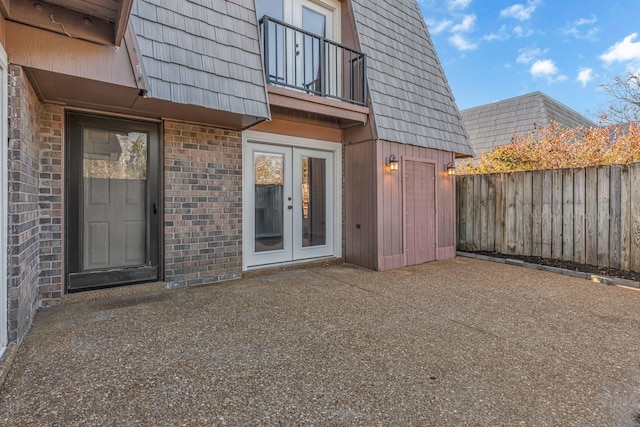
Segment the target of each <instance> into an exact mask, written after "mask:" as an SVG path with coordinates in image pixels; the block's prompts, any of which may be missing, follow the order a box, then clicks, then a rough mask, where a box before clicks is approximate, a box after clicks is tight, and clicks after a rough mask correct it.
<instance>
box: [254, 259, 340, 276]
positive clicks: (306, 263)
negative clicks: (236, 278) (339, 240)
mask: <svg viewBox="0 0 640 427" xmlns="http://www.w3.org/2000/svg"><path fill="white" fill-rule="evenodd" d="M342 263H344V258H336V257H323V258H314V259H305V260H300V261H293V262H283V263H279V264H268V265H256V266H253V267H247V270H246V271H244V272H243V273H242V276H243V277H255V276H262V275H265V274H271V273H276V272H279V271H287V270H298V269H302V268H313V267H323V266H327V265H338V264H342Z"/></svg>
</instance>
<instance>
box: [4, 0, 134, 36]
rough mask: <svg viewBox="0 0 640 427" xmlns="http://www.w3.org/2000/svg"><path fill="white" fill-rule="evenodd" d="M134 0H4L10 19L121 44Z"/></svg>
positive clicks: (37, 26)
mask: <svg viewBox="0 0 640 427" xmlns="http://www.w3.org/2000/svg"><path fill="white" fill-rule="evenodd" d="M132 5H133V0H109V1H108V2H95V1H87V0H47V1H24V0H0V12H2V15H3V16H4V17H5V19H7V20H9V21H15V22H20V23H22V24H26V25H29V26H32V27H36V28H40V29H43V30H47V31H52V32H54V33H58V34H63V35H65V36H67V37H70V38H74V39H81V40H87V41H90V42H93V43H98V44H101V45H108V46H120V43H122V39H123V37H124V34H125V30H126V28H127V24H128V22H129V16H130V14H131V7H132Z"/></svg>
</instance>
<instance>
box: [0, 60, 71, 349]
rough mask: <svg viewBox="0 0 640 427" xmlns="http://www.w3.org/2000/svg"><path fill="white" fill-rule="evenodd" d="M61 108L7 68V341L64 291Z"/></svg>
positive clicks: (18, 335) (14, 338) (19, 335)
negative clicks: (41, 99) (42, 101)
mask: <svg viewBox="0 0 640 427" xmlns="http://www.w3.org/2000/svg"><path fill="white" fill-rule="evenodd" d="M63 122H64V113H63V110H62V107H60V106H56V105H47V104H45V105H41V104H40V102H39V101H38V98H37V96H36V94H35V92H34V90H33V87H32V86H31V84H30V83H29V80H28V79H27V77H26V75H25V74H24V71H23V69H22V68H21V67H19V66H13V65H12V66H10V67H9V218H8V227H9V230H8V240H9V242H8V244H9V260H8V270H9V271H8V278H7V279H8V283H7V284H8V297H9V340H10V341H17V342H20V341H21V340H22V338H23V337H24V335H25V334H26V332H27V331H28V330H29V326H30V325H31V321H32V319H33V315H34V314H35V310H36V309H37V307H38V306H40V305H49V304H51V303H53V302H55V301H57V300H58V299H59V298H60V297H61V296H62V294H63V291H64V289H63V280H62V243H63V240H62V234H63V233H62V217H63V212H62V203H63V201H62V187H63V182H64V181H63V173H62V156H63V149H62V146H63V144H62V139H63V132H62V129H63Z"/></svg>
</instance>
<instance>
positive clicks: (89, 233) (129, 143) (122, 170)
mask: <svg viewBox="0 0 640 427" xmlns="http://www.w3.org/2000/svg"><path fill="white" fill-rule="evenodd" d="M66 180H67V181H66V186H67V187H66V188H67V197H66V203H67V204H66V208H67V211H66V214H67V216H66V218H67V223H66V230H67V233H66V245H67V288H68V289H69V290H79V289H88V288H95V287H102V286H113V285H122V284H130V283H137V282H146V281H155V280H158V279H159V259H160V256H159V253H160V245H159V235H160V230H159V224H160V220H159V217H160V215H159V202H160V197H159V131H158V126H157V125H156V124H152V123H145V122H136V121H130V120H123V119H113V118H103V117H99V116H93V115H85V114H80V113H68V115H67V175H66Z"/></svg>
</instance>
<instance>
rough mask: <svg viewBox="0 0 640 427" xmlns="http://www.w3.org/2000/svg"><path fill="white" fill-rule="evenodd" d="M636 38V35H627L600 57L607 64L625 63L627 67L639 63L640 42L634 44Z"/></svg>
mask: <svg viewBox="0 0 640 427" xmlns="http://www.w3.org/2000/svg"><path fill="white" fill-rule="evenodd" d="M636 37H638V33H633V34H629V35H628V36H627V37H625V38H624V40H622V41H621V42H618V43H616V44H614V45H613V46H611V47H609V49H608V50H607V51H606V52H605V53H603V54H602V55H600V59H602V60H603V61H604V62H606V63H607V64H611V63H613V62H627V63H630V64H629V65H632V64H636V63H639V62H640V41H638V42H634V40H635V39H636Z"/></svg>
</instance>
